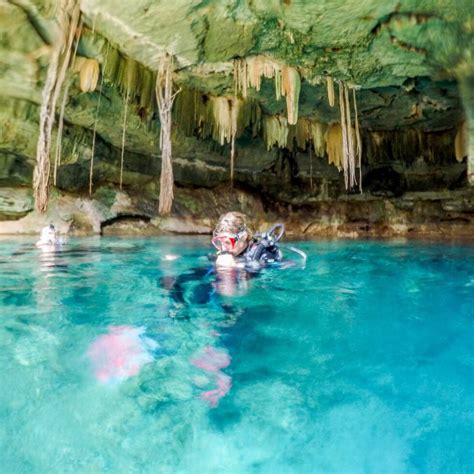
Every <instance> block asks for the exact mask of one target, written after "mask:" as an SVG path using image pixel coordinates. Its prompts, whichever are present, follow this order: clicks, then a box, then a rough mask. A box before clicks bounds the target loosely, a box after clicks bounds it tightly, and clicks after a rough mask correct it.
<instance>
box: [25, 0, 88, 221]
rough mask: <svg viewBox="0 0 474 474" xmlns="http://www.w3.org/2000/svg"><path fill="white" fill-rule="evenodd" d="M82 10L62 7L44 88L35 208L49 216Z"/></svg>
mask: <svg viewBox="0 0 474 474" xmlns="http://www.w3.org/2000/svg"><path fill="white" fill-rule="evenodd" d="M80 13H81V11H80V6H79V2H77V1H76V0H61V3H60V6H59V13H58V15H59V31H60V33H59V36H58V38H57V39H56V41H55V42H54V46H53V48H52V52H51V58H50V63H49V66H48V72H47V75H46V82H45V85H44V88H43V94H42V103H41V110H40V120H39V122H40V129H39V136H38V144H37V147H36V166H35V170H34V173H33V191H34V196H35V206H36V209H37V210H38V211H39V212H45V211H46V208H47V206H48V199H49V175H50V159H49V155H50V150H51V134H52V130H53V125H54V119H55V111H56V103H57V101H58V97H59V94H60V92H61V87H62V85H63V82H64V79H65V77H66V72H67V69H68V67H69V63H70V59H71V51H72V44H73V40H74V36H75V34H76V31H77V29H78V27H79V20H80Z"/></svg>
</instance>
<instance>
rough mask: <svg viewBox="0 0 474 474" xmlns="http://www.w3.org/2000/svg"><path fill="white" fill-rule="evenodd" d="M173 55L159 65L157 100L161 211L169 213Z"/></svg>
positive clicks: (171, 172) (164, 57)
mask: <svg viewBox="0 0 474 474" xmlns="http://www.w3.org/2000/svg"><path fill="white" fill-rule="evenodd" d="M173 72H174V60H173V56H170V55H165V56H163V57H162V58H161V60H160V62H159V65H158V73H157V76H156V86H155V93H156V102H157V105H158V112H159V114H160V150H161V177H160V202H159V213H160V214H162V215H163V214H169V212H170V211H171V206H172V204H173V197H174V196H173V165H172V149H171V111H172V108H173V102H174V99H175V97H176V94H177V93H178V92H179V91H177V92H173Z"/></svg>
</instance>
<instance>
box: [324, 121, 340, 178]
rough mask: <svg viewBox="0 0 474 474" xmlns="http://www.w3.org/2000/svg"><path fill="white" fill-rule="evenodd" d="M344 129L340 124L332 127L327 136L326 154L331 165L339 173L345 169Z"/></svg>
mask: <svg viewBox="0 0 474 474" xmlns="http://www.w3.org/2000/svg"><path fill="white" fill-rule="evenodd" d="M342 136H343V134H342V127H341V125H339V124H333V125H330V126H329V128H328V131H327V135H326V152H327V155H328V161H329V164H330V165H331V164H332V165H334V166H335V167H336V168H337V169H338V170H339V171H341V170H342V169H343V160H344V153H343V148H342V141H343V139H342Z"/></svg>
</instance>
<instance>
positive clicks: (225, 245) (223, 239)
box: [211, 230, 247, 252]
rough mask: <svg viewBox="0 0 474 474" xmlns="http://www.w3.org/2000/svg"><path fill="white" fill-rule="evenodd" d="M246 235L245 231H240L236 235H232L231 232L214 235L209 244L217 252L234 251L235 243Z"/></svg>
mask: <svg viewBox="0 0 474 474" xmlns="http://www.w3.org/2000/svg"><path fill="white" fill-rule="evenodd" d="M246 235H247V233H246V232H245V230H241V231H240V232H239V233H237V234H234V233H233V232H219V233H214V236H213V237H212V239H211V243H212V245H214V247H215V248H216V249H217V250H219V252H224V251H229V250H234V248H235V246H236V244H237V242H238V241H239V240H241V239H242V238H244V237H245V236H246Z"/></svg>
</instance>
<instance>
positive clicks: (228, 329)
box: [161, 212, 306, 407]
mask: <svg viewBox="0 0 474 474" xmlns="http://www.w3.org/2000/svg"><path fill="white" fill-rule="evenodd" d="M284 230H285V228H284V226H283V224H275V225H273V226H272V227H271V228H270V229H269V230H268V231H267V232H265V233H263V234H254V233H253V232H252V230H251V228H250V226H249V223H248V218H247V216H246V215H245V214H242V213H240V212H228V213H226V214H223V215H222V216H221V217H220V218H219V220H218V222H217V224H216V226H215V229H214V231H213V234H212V239H211V243H212V245H213V246H214V247H215V248H216V250H217V254H215V255H213V256H212V257H210V260H213V264H212V265H211V266H204V267H201V268H194V269H191V270H189V271H188V272H185V273H182V274H180V275H178V276H176V277H164V278H162V279H161V283H162V286H163V287H164V288H165V289H167V290H168V292H169V293H168V294H169V296H170V300H171V301H170V303H171V304H170V307H169V311H168V315H169V316H170V317H171V318H173V319H177V320H179V319H181V320H183V319H184V320H186V319H188V320H189V319H191V317H192V315H193V308H194V307H196V306H202V305H206V304H211V305H212V304H213V305H214V307H217V309H218V311H219V313H220V314H221V315H222V317H220V318H219V320H218V321H216V320H215V319H214V320H213V322H212V323H211V322H207V321H203V322H201V323H200V324H204V326H205V327H206V331H208V332H209V336H210V339H213V342H212V343H211V344H208V345H206V346H205V347H202V348H201V349H200V351H198V352H197V353H196V355H195V356H194V357H193V358H192V360H191V361H190V362H191V364H192V365H193V366H194V367H196V368H197V369H199V370H201V371H202V373H201V375H200V376H198V377H197V379H196V380H201V379H202V378H203V376H205V377H204V378H205V379H206V380H207V385H208V387H207V388H208V390H205V389H204V388H202V389H201V390H202V392H201V393H200V398H202V399H204V400H206V401H207V403H208V404H209V405H210V407H216V406H218V404H219V401H220V399H221V398H223V397H225V396H226V395H227V394H228V393H229V391H230V390H231V387H232V383H233V382H232V376H231V368H230V365H231V361H232V358H233V356H232V349H231V348H232V344H231V345H230V346H229V344H228V343H226V341H232V340H236V339H238V335H237V332H238V331H236V328H237V327H238V324H239V321H240V320H245V319H246V318H245V317H243V316H244V315H245V314H247V312H248V308H247V306H246V305H242V304H239V302H238V301H236V304H234V303H231V302H230V301H229V300H228V299H226V298H225V297H228V296H236V295H243V294H246V293H247V290H248V282H249V280H250V278H251V277H252V276H256V275H258V273H260V272H259V270H260V269H261V268H263V267H266V266H270V265H278V266H282V265H285V264H286V263H290V264H291V262H285V263H283V264H282V263H281V262H282V260H283V254H282V252H281V250H280V248H279V244H278V242H279V241H280V239H281V238H282V236H283V233H284ZM288 248H289V249H290V250H294V251H295V252H297V253H299V254H300V255H301V256H304V259H306V256H305V255H304V254H303V253H302V252H301V251H299V250H297V249H293V248H291V247H288ZM193 324H196V322H194V323H193ZM234 349H235V348H234ZM224 369H226V372H224ZM197 387H198V388H200V387H201V385H200V384H198V385H197Z"/></svg>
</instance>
